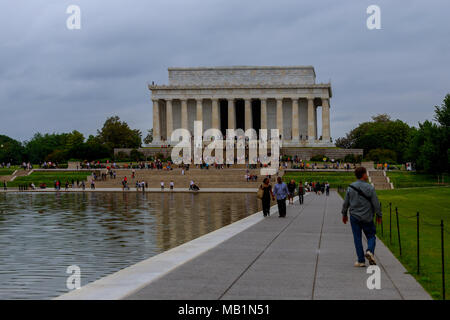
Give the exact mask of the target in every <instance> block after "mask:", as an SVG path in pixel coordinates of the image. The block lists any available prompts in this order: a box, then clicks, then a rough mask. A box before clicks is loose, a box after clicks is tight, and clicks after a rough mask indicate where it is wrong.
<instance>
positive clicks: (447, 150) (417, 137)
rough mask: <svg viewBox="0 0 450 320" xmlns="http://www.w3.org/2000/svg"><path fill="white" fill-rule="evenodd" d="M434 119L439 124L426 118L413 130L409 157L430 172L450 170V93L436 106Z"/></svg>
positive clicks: (418, 168)
mask: <svg viewBox="0 0 450 320" xmlns="http://www.w3.org/2000/svg"><path fill="white" fill-rule="evenodd" d="M434 119H435V120H436V121H437V124H435V123H432V122H431V121H428V120H426V121H425V122H424V123H419V128H418V129H416V130H414V131H413V134H412V139H411V143H410V145H409V148H408V158H409V160H411V161H413V162H414V163H415V164H416V169H417V170H423V171H425V172H429V173H444V172H450V157H449V154H450V95H449V94H447V95H446V96H445V98H444V101H443V103H442V105H441V106H440V107H439V106H435V116H434Z"/></svg>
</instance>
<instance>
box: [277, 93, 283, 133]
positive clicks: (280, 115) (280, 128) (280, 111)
mask: <svg viewBox="0 0 450 320" xmlns="http://www.w3.org/2000/svg"><path fill="white" fill-rule="evenodd" d="M277 129H278V131H279V135H281V139H282V140H283V139H284V134H283V99H280V98H277Z"/></svg>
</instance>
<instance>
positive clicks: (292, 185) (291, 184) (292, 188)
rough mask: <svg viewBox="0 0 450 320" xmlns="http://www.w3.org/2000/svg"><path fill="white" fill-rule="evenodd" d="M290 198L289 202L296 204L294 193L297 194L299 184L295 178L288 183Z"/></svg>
mask: <svg viewBox="0 0 450 320" xmlns="http://www.w3.org/2000/svg"><path fill="white" fill-rule="evenodd" d="M287 188H288V191H289V193H288V199H289V204H294V195H295V189H296V188H297V184H296V183H295V181H294V179H292V180H291V181H290V182H289V183H288V185H287Z"/></svg>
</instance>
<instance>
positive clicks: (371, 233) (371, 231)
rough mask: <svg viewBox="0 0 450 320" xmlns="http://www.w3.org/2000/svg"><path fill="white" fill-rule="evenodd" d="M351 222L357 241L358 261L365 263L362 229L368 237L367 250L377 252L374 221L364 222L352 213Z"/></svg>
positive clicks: (354, 238)
mask: <svg viewBox="0 0 450 320" xmlns="http://www.w3.org/2000/svg"><path fill="white" fill-rule="evenodd" d="M350 224H351V226H352V232H353V240H354V242H355V249H356V254H357V255H358V262H362V263H364V262H365V261H366V259H365V257H364V249H363V245H362V231H363V232H364V234H365V235H366V238H367V250H368V251H370V252H372V253H375V241H376V240H375V239H376V238H375V234H376V228H375V224H374V223H373V221H371V222H362V221H358V219H356V218H354V217H353V216H351V215H350Z"/></svg>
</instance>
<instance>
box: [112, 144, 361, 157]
mask: <svg viewBox="0 0 450 320" xmlns="http://www.w3.org/2000/svg"><path fill="white" fill-rule="evenodd" d="M131 150H132V149H125V148H122V149H114V155H117V154H118V153H119V152H124V153H125V154H127V155H129V154H130V152H131ZM138 151H139V152H142V153H143V154H144V155H145V156H146V157H152V156H155V155H157V154H159V153H162V154H163V155H164V157H168V156H170V153H171V151H172V148H171V147H169V148H139V149H138ZM280 152H281V154H282V155H289V156H297V157H299V158H300V159H303V160H309V159H311V157H313V156H316V155H324V156H327V157H329V158H332V159H344V157H345V156H346V155H349V154H353V155H355V156H357V155H361V156H362V155H363V149H338V148H298V147H292V148H281V151H280ZM224 156H225V153H224Z"/></svg>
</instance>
